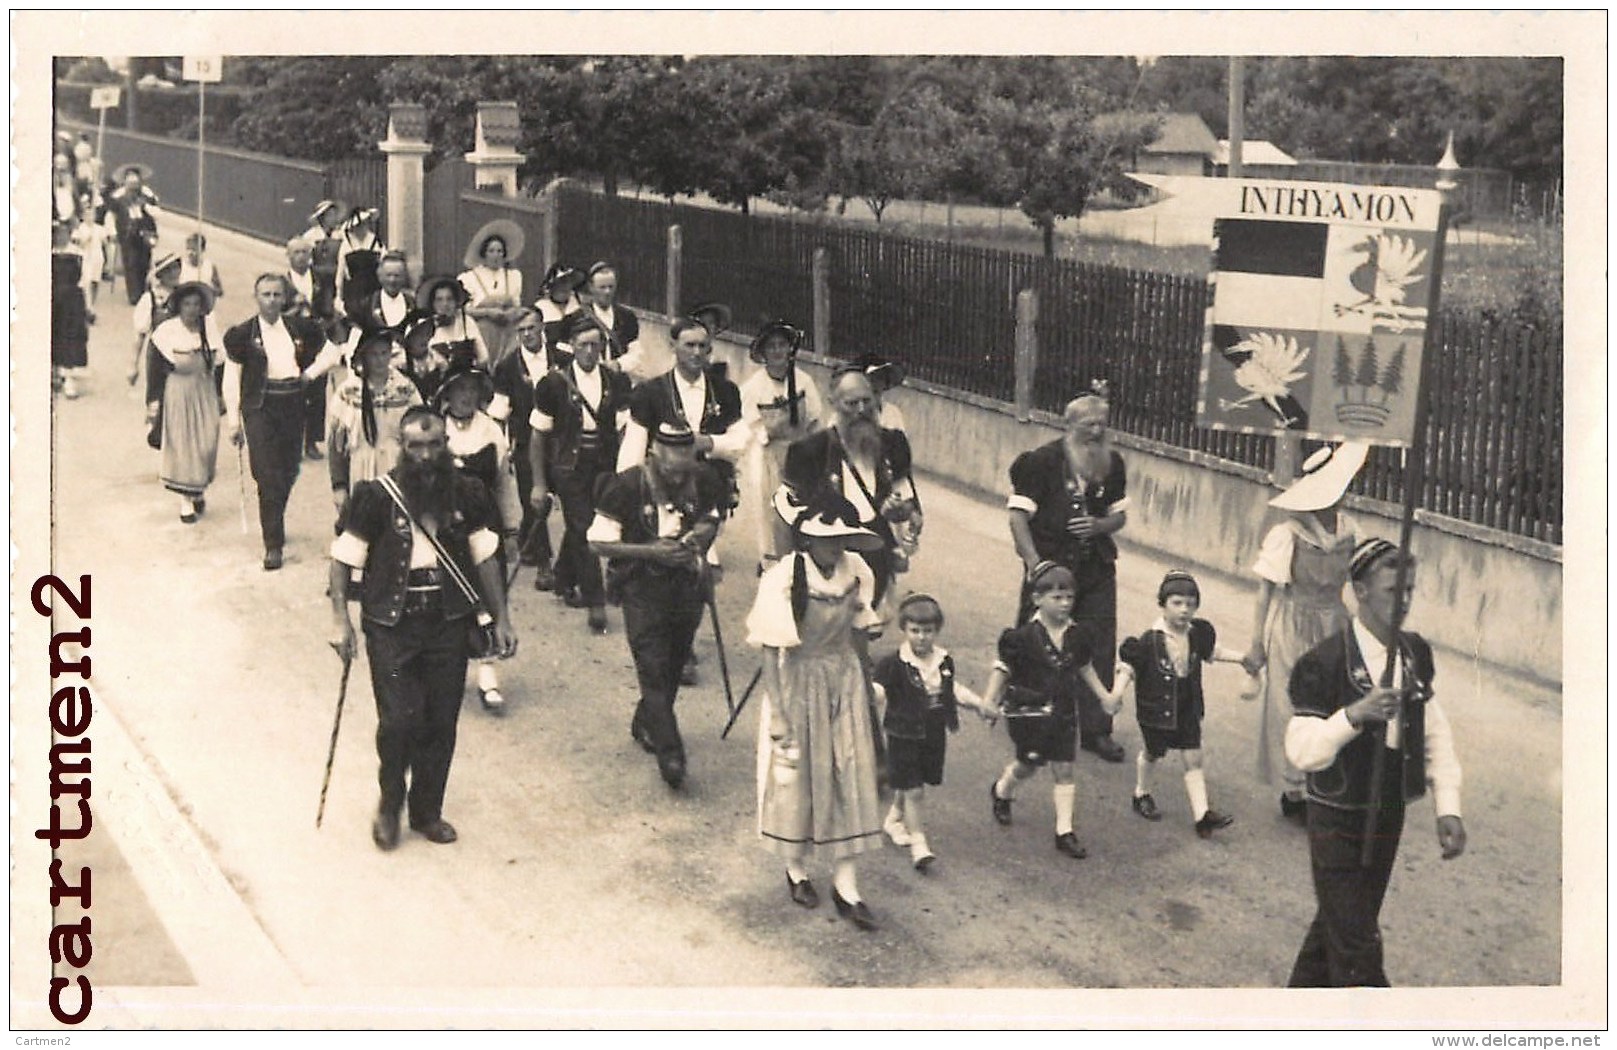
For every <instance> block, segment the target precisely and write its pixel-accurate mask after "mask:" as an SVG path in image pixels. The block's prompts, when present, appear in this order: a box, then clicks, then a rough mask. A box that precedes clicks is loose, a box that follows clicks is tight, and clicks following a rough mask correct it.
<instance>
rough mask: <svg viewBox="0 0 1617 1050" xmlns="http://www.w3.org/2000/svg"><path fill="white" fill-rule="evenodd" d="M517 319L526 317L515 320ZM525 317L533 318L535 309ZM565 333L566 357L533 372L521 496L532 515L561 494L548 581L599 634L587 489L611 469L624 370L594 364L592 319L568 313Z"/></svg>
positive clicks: (601, 605) (624, 402) (597, 337)
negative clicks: (527, 478) (569, 351)
mask: <svg viewBox="0 0 1617 1050" xmlns="http://www.w3.org/2000/svg"><path fill="white" fill-rule="evenodd" d="M525 323H530V321H529V320H526V319H525V320H524V321H522V322H519V324H525ZM531 323H534V324H537V323H538V317H537V315H535V316H533V317H532V318H531ZM567 338H568V342H569V343H570V344H571V346H572V348H573V359H572V361H571V362H569V363H568V364H565V365H563V366H561V367H560V368H557V369H556V370H554V371H552V372H550V373H548V374H547V375H545V376H544V377H543V378H541V379H540V380H539V383H538V385H537V386H536V387H535V388H534V391H533V409H532V412H531V415H530V417H529V424H530V428H529V429H530V433H529V439H528V440H529V449H528V452H529V457H530V466H529V469H530V471H531V475H532V478H533V488H532V489H531V490H530V492H529V497H528V501H529V506H530V507H531V508H532V509H533V510H534V512H535V514H538V513H539V512H540V511H542V510H543V509H544V508H545V507H546V505H547V500H548V499H549V498H550V495H551V492H552V488H554V495H555V496H556V497H557V498H558V499H560V500H561V512H562V527H563V530H564V531H563V534H562V541H561V550H560V551H559V552H558V554H557V556H556V565H555V572H554V577H553V580H552V586H553V587H554V589H555V591H556V593H557V594H558V595H561V596H562V597H563V599H564V600H565V601H566V602H567V604H568V605H570V606H573V607H575V608H576V607H582V608H586V609H588V610H589V626H590V629H591V630H592V631H595V632H596V633H601V632H604V631H605V630H606V592H605V590H604V587H603V583H602V580H601V566H600V562H599V561H598V560H597V559H596V557H595V555H594V553H592V552H591V550H590V547H589V530H590V525H591V523H592V522H593V521H594V520H595V493H596V491H597V489H598V488H599V487H600V485H601V483H602V480H603V479H606V478H610V477H611V476H612V474H613V464H614V463H615V462H616V461H617V454H618V431H619V429H620V426H619V421H620V420H621V419H622V418H624V416H625V414H626V413H627V411H628V408H629V402H630V398H631V396H632V395H631V392H630V385H629V379H628V377H627V376H625V375H623V373H621V372H612V371H609V370H607V369H605V368H602V367H600V363H601V353H602V350H603V349H604V348H605V344H606V334H605V333H604V332H603V331H602V330H601V328H600V327H599V326H598V325H596V324H595V322H593V321H591V320H590V319H589V318H587V317H585V316H583V315H581V314H573V315H572V317H571V319H570V320H569V322H568V333H567ZM513 356H515V355H513ZM536 520H538V519H536ZM540 527H543V526H542V525H541V526H540Z"/></svg>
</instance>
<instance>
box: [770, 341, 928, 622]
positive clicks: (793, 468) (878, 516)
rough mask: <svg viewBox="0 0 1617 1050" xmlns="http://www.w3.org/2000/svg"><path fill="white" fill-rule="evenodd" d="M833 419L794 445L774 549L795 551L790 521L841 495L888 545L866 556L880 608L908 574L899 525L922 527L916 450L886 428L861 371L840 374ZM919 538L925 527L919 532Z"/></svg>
mask: <svg viewBox="0 0 1617 1050" xmlns="http://www.w3.org/2000/svg"><path fill="white" fill-rule="evenodd" d="M831 405H832V408H833V409H834V419H833V421H832V424H831V426H830V427H828V428H826V429H825V430H821V431H818V432H816V433H813V434H810V435H809V436H808V437H805V438H801V439H800V440H798V441H794V442H793V443H792V444H791V446H790V447H788V448H787V450H786V464H785V467H784V468H783V470H782V483H781V489H780V493H779V499H778V500H777V502H778V503H779V504H780V507H781V513H780V514H778V515H776V516H775V518H776V520H774V527H775V529H776V536H777V539H776V542H775V549H776V550H779V551H790V550H791V549H792V546H791V538H790V525H789V524H788V522H789V521H790V520H793V519H795V517H796V516H798V515H800V514H801V513H803V512H804V511H805V510H806V509H807V508H808V507H809V506H810V505H811V504H813V503H814V502H815V501H816V500H820V501H822V503H823V501H825V500H828V499H830V498H831V496H835V497H836V498H837V499H839V500H846V501H847V502H848V503H850V504H852V505H853V508H854V511H855V512H856V513H857V515H858V519H859V525H860V526H861V527H862V528H866V529H869V530H870V531H871V532H874V533H875V534H876V535H878V536H880V537H881V539H882V546H881V548H879V549H877V550H871V551H866V552H862V553H861V555H860V556H861V557H862V558H864V560H865V562H866V564H868V565H869V566H870V569H871V571H872V572H873V573H874V574H875V576H876V602H877V603H878V605H879V604H880V603H881V602H882V601H883V600H884V599H885V598H886V596H887V594H888V592H889V591H890V590H891V589H892V585H893V580H894V578H895V577H896V576H897V574H898V573H900V572H902V571H904V570H905V569H906V568H907V567H908V563H907V560H906V556H905V554H904V552H903V550H902V549H901V547H900V544H899V541H898V537H897V535H896V534H895V533H894V531H893V525H894V523H895V522H909V523H910V524H911V526H912V527H913V526H918V525H919V520H918V519H919V515H920V509H919V506H918V503H917V501H916V496H915V480H914V477H913V476H912V472H911V460H910V443H909V439H908V438H906V437H905V436H904V434H903V432H902V431H898V430H888V429H884V428H883V427H882V426H881V424H880V423H879V422H878V421H877V419H878V413H879V411H880V409H879V408H878V405H877V401H876V394H875V391H874V390H873V389H872V388H871V385H870V379H869V378H868V377H867V376H866V375H865V374H864V373H863V372H862V371H860V370H859V369H857V368H844V369H841V370H839V371H838V372H837V375H836V377H835V378H834V379H833V380H832V384H831ZM914 531H915V532H917V533H918V532H919V528H918V527H915V528H914Z"/></svg>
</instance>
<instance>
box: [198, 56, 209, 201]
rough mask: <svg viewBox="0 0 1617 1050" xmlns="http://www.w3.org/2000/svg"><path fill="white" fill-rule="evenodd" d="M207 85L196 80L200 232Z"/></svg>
mask: <svg viewBox="0 0 1617 1050" xmlns="http://www.w3.org/2000/svg"><path fill="white" fill-rule="evenodd" d="M207 99H208V85H207V82H206V81H202V80H198V81H197V232H198V233H201V232H202V202H203V197H204V196H205V194H206V192H207V183H205V182H203V181H202V174H203V158H204V157H205V156H206V155H207V149H206V148H205V145H204V140H205V138H206V135H207V126H208V117H207V113H208V102H207Z"/></svg>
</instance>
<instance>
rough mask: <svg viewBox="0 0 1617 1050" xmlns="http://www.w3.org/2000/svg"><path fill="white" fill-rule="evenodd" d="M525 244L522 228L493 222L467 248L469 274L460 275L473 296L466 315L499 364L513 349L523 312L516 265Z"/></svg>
mask: <svg viewBox="0 0 1617 1050" xmlns="http://www.w3.org/2000/svg"><path fill="white" fill-rule="evenodd" d="M525 241H526V237H525V236H524V234H523V232H522V227H521V226H518V225H517V224H516V223H514V222H512V221H511V220H510V219H492V220H490V221H489V222H486V223H484V224H483V227H482V228H481V229H479V230H478V231H477V232H476V233H475V234H473V235H472V239H471V242H470V243H469V244H467V245H466V259H465V262H466V271H465V272H464V273H462V274H461V275H460V286H461V287H462V288H464V289H466V294H467V295H469V296H470V297H471V298H470V300H469V301H468V302H467V304H466V312H467V313H469V314H471V315H472V319H473V320H475V321H476V322H477V327H478V330H479V331H481V332H482V334H483V345H485V346H487V347H488V348H489V352H490V353H491V354H492V355H493V358H494V362H495V363H498V362H499V361H500V360H502V359H503V358H504V357H505V355H506V352H507V351H509V350H510V343H511V336H512V331H511V329H512V326H513V325H514V324H516V319H517V315H518V314H519V313H521V312H522V271H520V270H518V269H516V268H514V267H513V266H512V264H513V263H515V262H516V261H517V260H518V259H520V258H521V257H522V248H523V244H524V243H525Z"/></svg>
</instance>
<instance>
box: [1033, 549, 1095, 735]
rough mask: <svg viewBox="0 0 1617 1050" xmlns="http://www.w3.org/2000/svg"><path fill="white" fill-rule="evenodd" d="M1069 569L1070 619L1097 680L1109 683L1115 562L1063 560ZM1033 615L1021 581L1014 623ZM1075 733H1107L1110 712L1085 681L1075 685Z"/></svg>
mask: <svg viewBox="0 0 1617 1050" xmlns="http://www.w3.org/2000/svg"><path fill="white" fill-rule="evenodd" d="M1063 564H1065V565H1066V566H1067V568H1069V569H1071V570H1072V575H1073V578H1074V580H1076V581H1077V590H1076V593H1075V594H1074V595H1073V602H1072V622H1073V623H1075V624H1077V625H1078V627H1080V628H1081V629H1082V630H1083V632H1084V639H1085V640H1086V641H1087V642H1088V643H1089V651H1090V652H1091V653H1093V654H1094V664H1095V674H1097V675H1099V676H1100V680H1101V684H1102V685H1104V686H1106V688H1108V689H1110V688H1111V687H1112V672H1113V670H1114V669H1115V668H1116V666H1117V563H1116V562H1111V561H1104V562H1094V561H1081V562H1077V563H1073V562H1063ZM1032 618H1033V588H1032V587H1030V586H1029V585H1028V582H1027V580H1025V579H1024V580H1023V581H1022V595H1021V599H1020V600H1019V602H1018V604H1017V611H1016V625H1017V626H1018V627H1020V626H1022V625H1023V624H1024V623H1027V622H1028V621H1029V620H1031V619H1032ZM1078 734H1079V736H1081V737H1082V738H1083V739H1085V740H1093V739H1095V738H1096V737H1102V736H1111V734H1112V716H1111V715H1109V714H1107V713H1106V711H1105V710H1104V709H1103V708H1102V707H1101V706H1100V697H1098V696H1096V695H1095V694H1094V693H1092V692H1090V690H1089V687H1088V686H1087V685H1083V684H1082V683H1079V688H1078Z"/></svg>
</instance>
